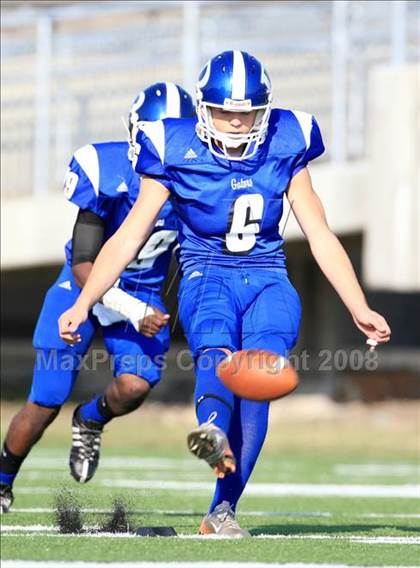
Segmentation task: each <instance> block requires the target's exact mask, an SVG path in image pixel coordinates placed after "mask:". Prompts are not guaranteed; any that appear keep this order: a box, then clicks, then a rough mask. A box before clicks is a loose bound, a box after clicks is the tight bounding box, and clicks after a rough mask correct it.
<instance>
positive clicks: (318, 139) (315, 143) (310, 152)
mask: <svg viewBox="0 0 420 568" xmlns="http://www.w3.org/2000/svg"><path fill="white" fill-rule="evenodd" d="M294 115H295V116H296V119H297V121H298V122H299V127H300V129H301V132H302V137H303V139H304V142H303V143H302V149H301V150H300V152H299V153H298V155H297V157H296V162H295V164H294V168H293V173H292V177H293V176H295V175H296V174H297V173H298V172H300V170H302V169H303V168H306V166H307V165H308V163H309V162H310V161H311V160H315V158H318V157H319V156H320V155H321V154H323V152H324V151H325V147H324V143H323V141H322V135H321V130H320V128H319V125H318V123H317V121H316V119H315V117H314V116H313V115H311V114H308V113H306V112H299V111H294Z"/></svg>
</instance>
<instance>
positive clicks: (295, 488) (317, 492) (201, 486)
mask: <svg viewBox="0 0 420 568" xmlns="http://www.w3.org/2000/svg"><path fill="white" fill-rule="evenodd" d="M101 485H102V486H104V487H119V488H126V489H156V490H163V491H165V490H166V491H184V492H188V493H189V492H192V491H213V489H214V483H212V482H198V481H192V482H191V481H165V480H154V481H146V480H144V481H141V480H136V479H112V480H111V479H110V480H106V479H105V480H102V481H101ZM245 495H259V496H260V497H273V496H278V495H285V496H299V495H304V496H312V497H316V496H322V497H325V496H334V497H400V498H403V499H413V498H420V485H333V484H328V485H323V484H311V483H249V484H248V485H247V487H246V489H245Z"/></svg>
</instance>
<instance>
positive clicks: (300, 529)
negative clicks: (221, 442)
mask: <svg viewBox="0 0 420 568" xmlns="http://www.w3.org/2000/svg"><path fill="white" fill-rule="evenodd" d="M343 408H344V407H343ZM13 410H14V409H13V408H9V407H6V408H5V412H4V415H3V420H4V423H5V424H7V422H8V420H9V419H10V416H11V413H12V411H13ZM153 412H154V414H153ZM410 412H412V411H411V410H410ZM176 416H177V412H176V411H166V412H165V411H164V409H163V410H162V408H160V407H159V408H158V409H157V410H156V409H155V410H154V411H153V410H147V411H145V412H144V413H143V416H141V413H136V414H135V415H133V416H131V417H128V418H125V419H123V420H121V421H120V422H119V423H118V424H117V423H116V422H115V424H112V425H109V426H108V432H107V433H106V434H105V435H104V442H103V453H102V460H101V464H100V469H99V471H98V473H97V475H96V476H95V478H94V479H93V480H92V481H91V482H89V484H87V485H86V486H79V485H77V484H76V483H75V482H74V481H73V480H72V478H70V476H69V474H68V472H67V456H68V444H69V440H70V429H69V417H70V415H69V411H67V412H65V413H64V414H63V416H62V417H60V418H59V419H58V421H57V423H56V424H54V425H53V426H52V428H51V431H50V432H48V434H47V435H46V436H45V438H44V439H43V440H42V442H41V443H40V444H39V445H38V446H37V447H36V449H35V450H34V451H33V453H32V454H31V457H30V458H29V459H28V460H27V462H26V463H25V465H24V467H23V469H22V472H21V475H20V477H19V478H18V481H17V482H16V485H15V498H16V500H15V506H14V508H13V512H12V513H10V514H8V515H3V517H2V558H3V559H21V560H55V561H59V560H67V561H76V560H84V561H108V562H117V563H122V562H127V561H137V562H139V561H162V562H165V561H225V562H227V564H229V562H235V561H236V562H239V561H246V562H251V563H252V562H257V561H258V562H273V563H288V562H293V563H298V562H299V563H329V564H349V565H374V566H378V565H394V566H396V565H397V566H403V565H410V566H417V565H420V500H419V497H420V490H419V487H418V485H416V484H418V483H419V477H420V474H419V471H420V469H419V468H420V466H419V461H418V457H417V450H418V448H419V446H418V436H419V431H418V429H417V430H416V424H417V428H419V427H420V426H419V424H418V422H416V420H415V412H414V415H413V416H414V421H410V422H409V424H406V425H405V426H402V425H401V424H399V425H395V427H393V423H392V420H391V421H389V420H388V418H390V415H389V414H387V413H386V412H385V414H384V413H382V414H381V413H379V416H382V422H381V421H380V420H379V421H378V420H372V421H371V420H370V419H369V420H368V421H367V422H365V423H364V428H365V430H364V436H363V437H360V440H359V444H357V443H356V441H355V440H354V437H353V438H351V436H350V433H351V424H347V422H341V421H340V420H337V421H333V420H331V421H327V422H326V421H325V420H320V421H318V423H317V426H315V424H314V425H313V427H312V428H311V424H310V421H309V423H307V424H306V436H307V439H306V444H304V438H303V430H302V432H300V430H299V429H300V428H302V429H303V424H302V421H296V423H294V420H295V419H294V418H291V419H290V424H289V429H287V428H286V427H285V426H284V425H283V424H282V426H281V428H279V423H280V422H281V419H279V420H280V422H279V421H278V420H277V419H276V415H275V416H274V420H273V424H272V430H271V433H270V436H269V439H268V441H267V447H266V449H265V451H264V454H263V455H262V457H261V459H260V461H259V463H258V466H257V468H256V470H255V473H254V475H253V477H252V480H251V484H250V486H249V491H248V493H247V494H246V495H245V496H244V497H243V498H242V500H241V502H240V508H239V521H240V524H241V525H242V526H243V527H245V528H247V529H249V530H250V531H251V533H252V534H253V536H254V538H253V539H252V540H246V541H245V540H244V541H228V540H220V539H213V538H212V539H209V538H198V537H196V533H197V527H198V525H199V522H200V520H201V517H202V515H203V514H204V512H205V511H206V507H207V506H208V503H209V500H210V498H211V494H212V485H213V476H212V473H211V471H210V469H209V468H208V467H207V466H206V465H205V464H203V463H201V462H199V461H198V460H196V459H195V458H193V457H190V456H189V455H188V453H187V452H186V450H185V443H184V434H185V431H187V427H188V424H189V423H190V421H191V424H193V417H192V413H190V412H189V411H188V412H187V413H183V412H180V413H179V414H178V416H179V420H176ZM392 416H394V415H392ZM402 422H404V421H402ZM362 426H363V423H362V422H361V421H359V423H357V424H356V423H354V426H353V431H354V432H358V429H359V428H362ZM293 430H295V431H296V440H297V442H296V443H295V444H294V443H293ZM332 431H333V432H334V433H335V435H333V434H332ZM386 432H388V438H387V439H388V443H387V441H386V440H384V439H383V436H385V434H386ZM410 432H411V436H410ZM381 433H382V438H381ZM398 435H399V437H400V440H401V443H400V445H398V444H397V443H396V441H397V440H398ZM328 436H329V438H328ZM407 437H410V438H411V439H408V440H407ZM325 439H329V443H328V444H326V442H325ZM347 439H349V440H350V439H351V443H350V442H349V443H345V440H347ZM63 487H67V488H70V489H71V490H72V491H73V492H74V495H75V497H76V498H77V499H78V500H79V501H80V503H81V506H82V510H83V513H82V514H83V521H84V524H85V527H87V528H90V529H91V530H92V533H91V534H89V535H80V536H73V535H60V534H58V532H57V529H56V525H55V521H54V514H53V505H54V499H55V495H56V494H57V492H58V491H60V489H62V488H63ZM115 497H122V498H123V499H124V500H125V501H126V502H127V503H128V506H129V509H130V511H131V526H132V527H133V528H136V527H138V526H140V525H154V526H160V525H172V526H173V527H175V529H176V531H177V532H178V534H179V535H180V537H179V538H155V539H150V538H149V539H147V538H140V537H136V536H133V535H132V534H119V535H105V534H101V535H98V534H97V533H95V530H94V529H95V527H97V526H98V525H101V524H103V523H104V519H106V517H107V513H106V511H107V510H109V509H110V508H111V506H112V502H113V499H114V498H115Z"/></svg>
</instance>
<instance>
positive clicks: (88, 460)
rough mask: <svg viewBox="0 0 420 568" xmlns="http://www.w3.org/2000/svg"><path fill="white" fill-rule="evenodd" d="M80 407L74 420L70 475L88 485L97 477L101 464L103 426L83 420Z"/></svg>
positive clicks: (75, 412) (93, 421) (75, 413)
mask: <svg viewBox="0 0 420 568" xmlns="http://www.w3.org/2000/svg"><path fill="white" fill-rule="evenodd" d="M80 407H81V405H79V406H78V407H77V408H76V409H75V411H74V413H73V420H72V446H71V450H70V460H69V465H70V473H71V475H72V476H73V477H74V479H75V480H76V481H78V482H79V483H86V482H87V481H89V480H90V479H92V477H93V476H94V475H95V471H96V469H97V467H98V463H99V454H100V448H101V434H102V430H103V425H102V424H100V423H99V422H96V421H95V420H83V419H82V418H81V416H80Z"/></svg>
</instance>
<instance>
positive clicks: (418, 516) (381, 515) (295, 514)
mask: <svg viewBox="0 0 420 568" xmlns="http://www.w3.org/2000/svg"><path fill="white" fill-rule="evenodd" d="M54 512H55V509H53V508H52V507H13V513H37V514H42V513H54ZM80 512H81V513H111V512H112V509H97V508H94V507H87V508H84V509H80ZM130 513H133V514H138V515H144V514H148V515H179V516H180V517H182V516H183V515H199V514H201V513H202V512H199V511H192V510H190V511H176V510H174V509H130ZM238 514H239V516H240V517H309V518H310V517H321V518H331V517H334V516H340V517H350V518H352V519H420V513H360V514H356V513H354V514H345V513H337V514H335V513H330V512H327V511H240V512H239V513H238Z"/></svg>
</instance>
